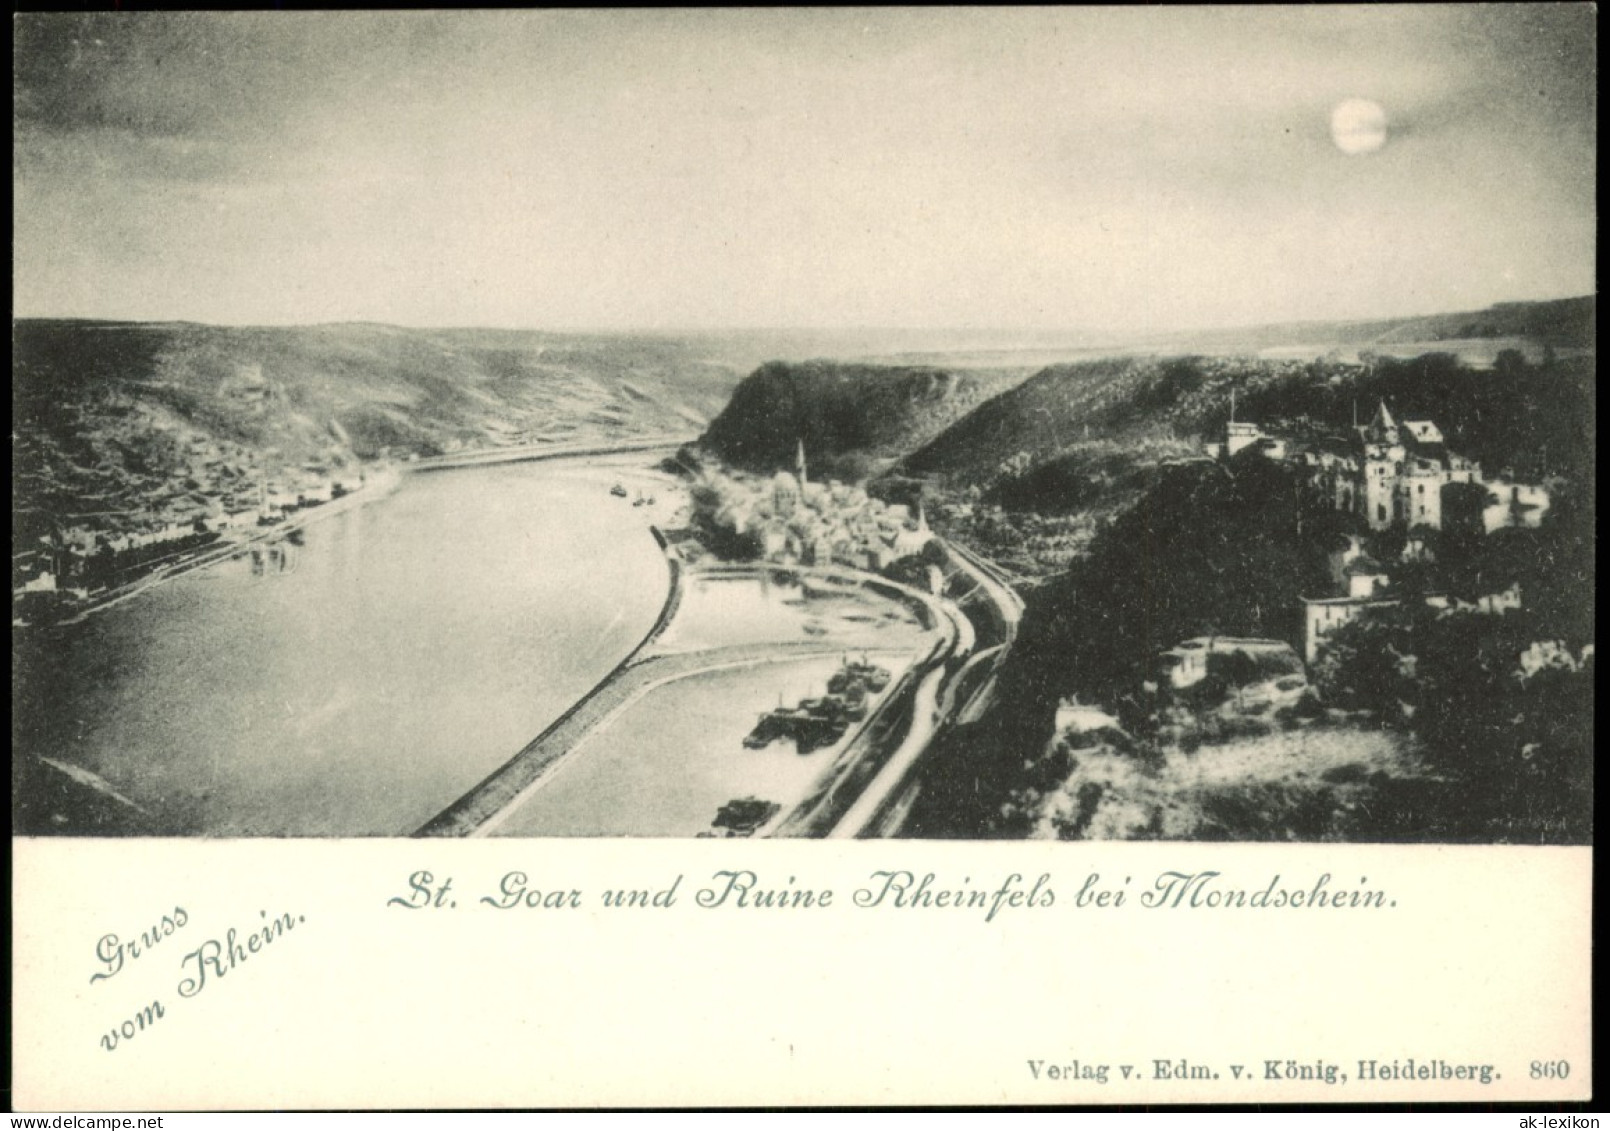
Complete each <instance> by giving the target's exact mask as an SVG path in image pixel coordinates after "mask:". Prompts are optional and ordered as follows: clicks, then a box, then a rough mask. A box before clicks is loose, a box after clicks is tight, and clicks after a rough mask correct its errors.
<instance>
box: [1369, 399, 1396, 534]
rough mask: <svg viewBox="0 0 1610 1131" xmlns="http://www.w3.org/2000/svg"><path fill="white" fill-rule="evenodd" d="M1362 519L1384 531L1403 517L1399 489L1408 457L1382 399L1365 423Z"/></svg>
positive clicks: (1374, 528) (1394, 422)
mask: <svg viewBox="0 0 1610 1131" xmlns="http://www.w3.org/2000/svg"><path fill="white" fill-rule="evenodd" d="M1361 438H1362V439H1363V441H1364V460H1363V471H1364V491H1363V493H1362V498H1363V504H1364V519H1365V521H1366V522H1368V523H1369V526H1370V529H1371V530H1385V529H1386V528H1387V527H1388V526H1391V525H1392V523H1394V522H1396V521H1397V520H1399V519H1401V518H1403V517H1404V511H1405V505H1404V502H1405V501H1404V499H1403V497H1402V492H1401V491H1400V485H1401V483H1402V480H1403V462H1404V459H1405V458H1406V457H1407V453H1406V452H1405V450H1404V447H1403V442H1402V436H1401V434H1400V433H1399V431H1398V423H1397V421H1395V420H1393V419H1392V413H1391V412H1390V411H1388V409H1387V407H1386V402H1385V401H1384V400H1383V401H1382V402H1381V403H1380V406H1379V407H1378V408H1376V410H1375V416H1374V418H1373V419H1372V420H1371V421H1370V422H1369V424H1367V425H1365V426H1364V429H1363V432H1362V434H1361Z"/></svg>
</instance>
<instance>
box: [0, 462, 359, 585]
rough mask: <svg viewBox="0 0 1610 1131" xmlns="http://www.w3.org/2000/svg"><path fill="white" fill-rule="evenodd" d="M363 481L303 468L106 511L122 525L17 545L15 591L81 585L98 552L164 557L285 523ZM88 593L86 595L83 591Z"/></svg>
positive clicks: (355, 474) (73, 529) (81, 528)
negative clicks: (179, 500) (180, 498)
mask: <svg viewBox="0 0 1610 1131" xmlns="http://www.w3.org/2000/svg"><path fill="white" fill-rule="evenodd" d="M362 486H363V475H362V472H360V471H356V470H354V471H352V472H350V473H347V474H336V475H333V476H332V475H330V474H320V473H319V472H317V471H311V470H307V469H304V470H303V471H301V472H298V473H291V474H289V475H287V476H286V477H284V478H282V479H279V480H276V481H273V482H270V481H268V480H267V479H261V480H259V481H258V483H257V485H256V488H255V489H242V490H237V491H232V492H229V493H226V494H199V493H192V494H190V495H187V496H185V502H186V505H184V506H177V507H176V506H171V505H167V506H162V507H161V508H160V509H156V508H152V509H149V510H143V511H135V512H130V513H123V514H118V515H112V516H106V517H111V518H115V519H116V520H117V526H116V527H115V528H114V527H110V526H87V525H73V526H67V527H64V528H62V529H61V530H59V532H58V533H57V534H56V536H54V537H44V538H41V539H40V540H39V544H38V546H36V547H22V548H20V549H17V550H14V551H13V553H12V560H11V571H12V590H13V592H15V593H54V592H58V591H61V590H67V589H72V591H74V592H78V589H77V587H73V586H71V581H72V580H73V579H74V578H77V577H78V576H79V575H81V574H83V573H84V572H85V571H84V563H85V562H87V561H88V560H89V559H91V558H92V557H94V556H95V555H98V554H103V553H106V552H108V551H110V552H111V553H112V554H114V555H133V556H138V557H140V558H142V559H146V558H150V557H152V556H153V555H160V554H161V553H162V551H163V548H164V547H167V546H171V547H173V549H174V550H175V551H177V550H182V549H184V548H185V546H184V544H185V543H187V542H191V541H194V540H196V539H197V537H198V536H205V535H223V534H227V533H228V532H231V531H238V532H247V531H252V530H256V529H257V528H259V527H262V526H271V525H274V524H277V523H279V522H283V521H284V520H285V518H286V516H287V515H289V514H291V513H293V512H295V511H297V510H301V509H303V508H306V507H313V506H319V505H320V504H323V503H328V502H330V501H331V500H333V499H338V498H341V497H342V496H343V495H347V494H350V493H352V492H354V491H357V490H358V489H360V488H361V487H362ZM79 595H80V596H87V595H88V594H87V593H79Z"/></svg>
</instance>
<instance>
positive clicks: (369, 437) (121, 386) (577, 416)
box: [12, 319, 739, 457]
mask: <svg viewBox="0 0 1610 1131" xmlns="http://www.w3.org/2000/svg"><path fill="white" fill-rule="evenodd" d="M12 372H13V385H12V398H13V408H14V411H15V412H16V413H17V414H18V415H20V416H21V417H23V418H24V419H25V420H27V419H31V420H33V421H34V422H35V423H36V424H37V425H39V426H40V427H43V428H44V429H45V430H47V431H49V430H51V427H52V421H53V420H55V423H56V424H60V425H65V424H66V423H67V422H66V421H63V420H56V419H55V418H56V417H58V416H60V415H61V414H60V412H59V411H58V410H61V409H63V408H67V407H70V406H73V407H86V406H91V405H93V404H96V403H104V402H105V401H106V399H107V398H108V397H117V396H127V397H132V398H134V399H136V400H139V401H144V402H152V403H153V407H154V408H156V409H159V410H161V411H162V412H164V413H172V414H174V415H176V416H177V417H178V418H179V419H180V420H182V421H183V422H184V423H186V424H188V425H194V426H196V427H199V428H201V429H202V430H203V431H204V432H208V433H217V434H219V435H220V436H221V437H223V438H228V439H231V440H236V441H240V442H245V443H248V444H252V445H254V446H274V447H279V448H281V449H283V450H285V451H286V452H287V453H295V452H297V451H299V450H301V449H303V448H306V447H322V446H323V445H324V444H325V441H326V436H325V433H326V431H327V429H328V427H329V425H330V422H331V421H334V422H335V423H337V424H338V425H339V426H340V427H341V428H342V429H343V431H344V433H345V434H346V435H347V436H349V437H350V440H351V444H352V446H353V448H354V450H355V454H356V455H358V456H360V457H368V456H373V455H374V454H376V453H377V452H378V451H379V450H381V449H382V448H390V449H392V450H393V452H394V454H399V455H400V454H404V453H407V452H418V453H420V454H433V453H435V452H440V451H444V450H449V449H450V448H452V447H455V446H461V445H462V446H478V445H482V444H485V443H486V442H487V441H488V437H489V434H491V433H496V434H497V435H498V436H499V437H501V438H502V439H503V440H505V441H507V440H509V439H529V440H537V439H541V438H544V437H549V438H562V434H564V433H566V432H571V431H576V430H578V429H585V428H588V427H593V428H596V429H602V430H605V431H622V432H626V433H653V432H660V433H670V432H688V433H691V432H693V431H695V430H696V429H697V428H698V427H700V426H701V425H702V424H703V423H704V422H705V421H706V420H708V419H709V418H710V417H711V416H713V415H714V414H715V413H716V412H717V411H718V410H719V409H720V407H721V405H722V404H724V403H725V401H726V397H727V394H728V393H729V392H730V391H731V389H732V387H733V386H734V385H735V384H736V383H737V380H738V376H739V371H738V370H737V368H736V367H735V366H734V365H732V364H730V363H726V362H722V361H719V360H712V359H709V358H707V357H705V356H703V354H702V353H701V352H700V350H699V349H698V348H696V347H695V346H694V345H693V344H690V343H686V342H679V341H676V340H674V339H669V338H659V337H653V336H637V335H619V336H610V335H590V334H560V333H544V332H536V331H508V330H484V331H483V330H418V329H410V328H406V327H398V326H387V325H382V324H378V323H339V324H334V323H332V324H324V325H318V326H305V327H226V326H208V325H202V324H199V323H188V322H168V323H131V322H97V321H88V320H85V321H78V320H65V319H25V320H20V321H18V322H15V323H14V324H13V337H12Z"/></svg>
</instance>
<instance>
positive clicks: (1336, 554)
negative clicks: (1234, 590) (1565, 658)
mask: <svg viewBox="0 0 1610 1131" xmlns="http://www.w3.org/2000/svg"><path fill="white" fill-rule="evenodd" d="M1249 448H1250V449H1253V450H1255V451H1257V452H1258V453H1259V454H1261V455H1263V456H1265V457H1267V458H1269V459H1277V460H1282V461H1285V462H1287V463H1290V464H1294V465H1296V466H1298V467H1300V468H1302V469H1303V470H1304V471H1305V473H1306V479H1307V483H1308V486H1309V488H1310V489H1311V490H1313V491H1315V492H1316V493H1317V494H1318V496H1319V497H1320V498H1322V499H1324V500H1326V501H1327V502H1328V503H1329V504H1330V506H1331V508H1332V509H1334V510H1337V511H1341V512H1344V513H1349V514H1357V515H1358V516H1359V517H1360V518H1361V519H1362V520H1363V521H1364V524H1365V525H1366V526H1367V527H1368V529H1370V530H1372V531H1380V530H1386V529H1388V528H1389V527H1392V526H1400V527H1404V528H1406V529H1407V530H1408V532H1409V536H1408V539H1407V542H1406V545H1405V547H1404V551H1403V552H1404V557H1405V559H1410V558H1413V557H1415V556H1420V555H1424V554H1425V553H1426V550H1425V541H1424V539H1423V538H1420V537H1417V536H1416V528H1417V527H1428V528H1430V529H1432V530H1445V529H1456V528H1457V529H1465V530H1469V531H1471V532H1476V531H1482V532H1485V533H1489V534H1490V533H1492V532H1493V531H1495V530H1499V529H1502V528H1504V527H1509V526H1532V527H1535V526H1537V525H1539V524H1540V523H1541V522H1542V520H1543V515H1544V514H1545V513H1547V511H1548V508H1549V492H1548V489H1547V488H1546V487H1542V486H1538V485H1535V484H1526V483H1518V482H1515V481H1514V479H1513V477H1511V476H1508V475H1501V476H1497V477H1484V476H1483V474H1482V468H1481V465H1480V464H1479V463H1476V462H1474V461H1472V460H1469V459H1466V458H1465V457H1463V456H1461V455H1459V454H1458V453H1457V452H1454V451H1452V450H1451V449H1450V448H1449V447H1448V444H1447V440H1446V438H1445V437H1444V436H1443V433H1442V430H1441V429H1440V428H1439V427H1438V426H1437V423H1436V422H1435V421H1433V420H1404V421H1403V422H1402V423H1401V424H1400V423H1399V422H1398V421H1397V420H1396V419H1395V418H1394V417H1393V415H1392V412H1391V410H1390V409H1388V408H1387V406H1386V402H1385V401H1382V402H1381V403H1380V404H1379V406H1378V407H1377V408H1376V410H1375V415H1374V416H1373V417H1372V418H1371V419H1370V421H1369V422H1368V423H1367V424H1363V425H1356V426H1355V427H1354V429H1353V434H1352V436H1351V437H1340V438H1333V439H1330V440H1324V441H1318V442H1315V441H1311V440H1299V439H1297V438H1295V437H1292V436H1285V435H1280V434H1278V433H1273V432H1269V431H1265V430H1264V429H1263V428H1262V427H1261V426H1260V425H1257V424H1253V423H1249V422H1246V421H1237V420H1236V419H1235V408H1234V400H1233V399H1232V401H1231V409H1230V422H1229V424H1228V425H1227V426H1226V429H1225V438H1224V445H1223V448H1222V452H1223V454H1224V455H1226V456H1235V455H1237V454H1238V453H1240V452H1242V451H1245V450H1247V449H1249ZM1330 564H1331V581H1332V584H1333V587H1334V591H1333V592H1332V593H1330V594H1328V595H1325V596H1322V597H1312V598H1304V599H1303V659H1304V660H1305V661H1306V662H1308V663H1310V664H1312V663H1313V662H1314V661H1315V660H1317V659H1318V658H1319V651H1320V646H1321V644H1322V643H1323V641H1324V639H1325V638H1326V637H1327V636H1329V635H1330V634H1331V633H1333V632H1335V631H1336V630H1337V629H1338V628H1340V627H1341V626H1342V625H1344V624H1348V623H1349V622H1351V621H1354V620H1356V619H1358V617H1359V616H1361V615H1362V614H1363V613H1364V612H1365V610H1367V609H1371V608H1380V607H1383V606H1387V605H1393V604H1396V602H1397V598H1396V597H1395V596H1393V595H1392V593H1391V591H1390V590H1389V589H1388V584H1389V581H1390V574H1389V571H1388V569H1387V567H1386V566H1384V565H1382V564H1381V563H1379V562H1376V561H1374V560H1373V559H1371V558H1370V557H1369V556H1368V555H1367V554H1366V553H1365V552H1364V550H1363V548H1362V544H1361V540H1360V539H1359V538H1358V537H1356V536H1350V537H1348V538H1346V539H1345V542H1344V543H1343V544H1342V545H1339V546H1338V547H1337V548H1336V549H1335V550H1333V552H1332V553H1331V556H1330ZM1424 600H1425V601H1426V603H1427V604H1429V605H1432V606H1433V607H1436V608H1454V607H1466V608H1471V609H1474V610H1476V611H1479V612H1489V613H1501V612H1504V611H1506V610H1508V609H1518V608H1520V605H1521V593H1520V588H1519V587H1518V586H1516V585H1511V586H1510V587H1509V588H1507V589H1505V590H1503V591H1502V592H1497V593H1491V594H1486V595H1484V596H1482V597H1481V598H1480V599H1479V600H1477V601H1474V602H1459V601H1456V600H1455V599H1453V598H1451V597H1449V596H1448V595H1446V594H1441V593H1431V594H1427V595H1425V597H1424Z"/></svg>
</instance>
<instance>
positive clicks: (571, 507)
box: [13, 460, 668, 836]
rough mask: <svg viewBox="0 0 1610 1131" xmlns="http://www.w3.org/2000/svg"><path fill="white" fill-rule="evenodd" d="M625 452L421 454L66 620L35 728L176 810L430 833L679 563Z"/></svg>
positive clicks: (616, 640)
mask: <svg viewBox="0 0 1610 1131" xmlns="http://www.w3.org/2000/svg"><path fill="white" fill-rule="evenodd" d="M642 462H643V461H642V460H639V461H638V463H639V465H641V463H642ZM613 474H614V471H613V470H610V471H605V470H602V469H597V468H593V469H589V468H586V467H582V466H580V465H578V464H575V463H559V462H551V463H525V464H510V465H503V466H498V467H490V468H477V469H474V470H462V471H445V472H434V473H429V474H416V475H411V476H407V477H405V478H404V480H403V483H402V486H401V487H400V488H399V489H398V490H397V491H396V492H395V493H394V494H392V495H391V496H389V497H386V498H383V499H379V500H377V501H375V502H372V503H370V504H368V505H366V506H362V507H357V508H354V509H352V510H349V511H347V512H346V513H344V514H340V515H336V516H333V517H331V518H329V519H327V520H325V521H322V522H314V523H313V524H311V525H310V526H308V527H307V529H306V531H305V542H304V544H303V545H301V546H299V547H288V548H287V549H286V551H285V553H284V554H283V555H277V554H276V555H271V556H267V557H266V558H265V560H264V561H262V562H261V563H259V564H258V565H256V566H254V564H253V562H252V561H251V559H250V557H245V558H238V559H235V560H232V561H228V562H224V563H221V564H219V565H216V566H212V567H210V568H207V569H204V570H199V571H196V572H195V573H192V574H189V575H185V576H181V577H179V578H176V579H174V580H172V581H169V582H167V583H165V584H162V585H159V586H157V587H155V588H153V589H152V590H151V591H149V592H147V593H144V594H142V595H140V596H139V597H137V598H135V599H133V600H130V601H127V602H125V603H123V604H121V605H118V606H115V607H113V608H110V609H107V610H105V611H103V612H101V613H98V614H96V615H94V616H91V617H89V618H87V619H86V620H84V621H83V622H81V623H79V624H76V625H72V626H68V627H63V628H58V629H54V630H45V632H46V633H47V634H46V635H45V636H44V637H43V638H42V639H41V640H40V647H39V648H37V649H33V648H30V650H29V651H30V653H31V654H30V655H28V656H26V657H24V662H25V663H26V665H27V668H28V670H27V672H26V673H25V676H24V677H23V678H24V681H25V682H26V683H27V684H28V685H29V687H30V690H29V691H28V693H27V695H26V696H25V698H26V703H25V704H23V705H24V706H27V705H34V707H33V711H32V717H30V718H25V719H22V720H19V721H18V722H17V723H15V724H14V728H15V729H14V731H13V736H14V739H15V740H18V741H20V742H21V743H22V745H23V748H24V749H25V750H26V751H28V752H29V753H34V754H42V755H45V756H47V757H50V758H53V759H55V760H57V761H59V762H61V763H64V764H67V765H69V766H75V767H80V768H83V769H87V770H89V771H91V772H93V773H94V774H97V775H99V776H100V777H101V778H103V779H105V781H106V782H108V783H109V784H110V785H111V787H112V788H113V789H115V790H116V791H117V792H118V793H120V794H122V795H123V796H124V797H126V798H128V799H130V800H132V801H134V802H135V803H136V804H138V805H139V806H141V807H142V808H143V809H144V810H146V812H147V814H148V815H149V824H150V825H151V826H153V828H154V831H157V832H160V833H169V834H174V835H198V834H199V835H205V836H366V835H367V836H395V835H402V834H407V833H411V832H413V831H414V830H415V829H416V828H418V827H419V826H420V825H421V824H423V823H424V822H425V821H426V820H428V819H429V818H430V817H432V816H433V815H434V814H436V813H437V812H439V811H440V810H442V809H443V808H445V807H446V806H447V805H449V804H450V803H451V802H453V801H454V800H455V799H456V798H458V797H459V796H460V795H462V794H464V793H465V792H467V791H468V790H469V789H470V788H471V787H473V786H474V785H475V784H476V783H477V782H479V781H480V780H481V779H482V778H484V777H485V776H486V775H487V774H489V773H490V772H491V771H492V770H494V769H496V768H497V767H498V766H499V765H501V764H502V763H503V762H505V761H507V760H508V759H509V758H510V757H512V756H513V755H514V753H515V752H517V751H518V750H520V748H521V747H522V746H524V745H525V744H526V743H527V742H529V741H530V740H531V738H532V737H533V736H535V735H536V734H538V733H539V732H541V731H542V730H543V729H544V727H546V726H547V725H548V724H549V723H550V722H552V721H553V720H554V719H555V718H556V717H557V716H558V715H560V714H561V713H562V712H564V711H565V710H566V709H567V708H568V707H569V706H570V705H571V704H572V703H574V702H575V701H576V700H577V699H579V698H580V697H581V696H582V695H583V694H585V693H586V691H587V690H588V689H589V688H591V687H592V686H593V685H594V684H595V683H597V682H598V680H599V679H600V678H602V677H603V676H604V675H605V674H606V673H607V672H609V671H610V669H612V668H613V667H614V666H615V665H616V664H617V663H619V662H620V661H621V660H622V659H623V658H624V657H625V656H626V655H627V654H628V653H630V652H631V650H632V649H633V648H634V647H635V646H636V644H637V643H638V641H639V640H641V639H642V637H643V636H644V634H645V633H646V632H648V630H649V628H650V627H651V625H652V624H653V623H654V620H655V618H656V616H657V615H658V613H659V610H660V607H661V605H662V603H663V602H664V600H665V596H666V587H667V577H668V573H667V566H666V563H665V560H664V557H663V555H662V554H661V552H660V550H659V548H658V546H657V545H656V543H655V542H654V540H653V538H652V537H651V536H650V534H649V532H648V529H647V527H648V524H649V523H650V522H651V521H654V520H656V519H659V520H661V521H663V520H664V518H665V516H661V515H657V514H655V513H654V511H652V510H650V509H648V508H646V507H642V508H637V507H633V506H631V505H630V503H629V502H628V501H627V500H623V499H618V498H613V497H611V496H610V495H609V493H608V490H609V486H610V484H611V483H612V482H613V479H612V478H610V477H609V476H612V475H613ZM663 505H664V504H663V503H662V504H661V506H662V507H663ZM41 703H43V704H44V705H43V706H38V704H41Z"/></svg>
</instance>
